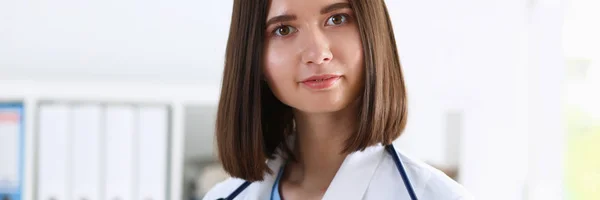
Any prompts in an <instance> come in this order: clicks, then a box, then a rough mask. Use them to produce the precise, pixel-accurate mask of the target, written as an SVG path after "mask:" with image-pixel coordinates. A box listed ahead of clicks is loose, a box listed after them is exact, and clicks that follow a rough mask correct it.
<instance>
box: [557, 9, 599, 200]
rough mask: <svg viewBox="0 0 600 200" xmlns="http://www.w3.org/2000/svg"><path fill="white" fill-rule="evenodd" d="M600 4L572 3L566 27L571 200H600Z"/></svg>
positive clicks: (568, 189)
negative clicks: (599, 10)
mask: <svg viewBox="0 0 600 200" xmlns="http://www.w3.org/2000/svg"><path fill="white" fill-rule="evenodd" d="M598 9H600V1H597V0H571V1H568V5H567V9H566V12H565V21H564V26H563V37H564V38H563V47H564V48H563V49H564V54H565V56H566V62H567V63H566V67H567V69H566V72H567V79H566V90H567V91H566V98H564V100H565V107H564V108H565V112H564V113H565V117H566V121H567V149H566V151H567V152H566V159H565V162H566V163H565V170H566V171H565V183H566V185H565V189H566V192H567V193H566V198H567V199H568V200H571V199H573V200H588V199H589V200H592V199H600V189H599V188H600V159H599V157H598V155H600V145H598V144H600V37H598V35H600V23H598V22H597V20H598V19H600V13H598V12H597V10H598Z"/></svg>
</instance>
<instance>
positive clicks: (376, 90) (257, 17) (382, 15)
mask: <svg viewBox="0 0 600 200" xmlns="http://www.w3.org/2000/svg"><path fill="white" fill-rule="evenodd" d="M269 2H270V1H269V0H234V4H233V13H232V18H231V26H230V30H229V39H228V41H227V50H226V54H225V69H224V72H223V84H222V86H221V96H220V100H219V107H218V112H217V122H216V140H217V146H218V155H219V159H220V161H221V163H222V164H223V167H224V169H225V171H227V173H229V174H230V175H231V176H232V177H237V178H241V179H245V180H247V181H261V180H263V177H264V175H265V173H272V171H271V170H270V169H269V168H268V166H267V164H266V161H267V159H272V158H273V157H274V156H275V152H276V150H277V149H278V148H280V149H282V151H283V152H287V154H289V153H290V152H291V150H290V148H289V147H288V146H287V144H286V142H285V141H286V140H287V138H288V137H289V136H290V135H292V133H293V132H294V117H293V115H292V109H291V108H290V107H289V106H287V105H285V104H283V103H282V102H281V101H279V100H278V99H277V98H276V97H275V96H274V95H273V93H272V92H271V90H270V88H269V86H268V85H267V83H266V82H265V81H263V80H262V78H261V74H262V72H261V65H262V64H263V51H264V40H265V29H266V27H265V23H266V22H265V21H266V17H267V13H268V9H269ZM349 3H350V5H351V8H352V10H353V12H354V13H355V15H356V23H357V25H358V31H359V32H360V38H361V41H362V47H363V53H364V55H363V56H364V67H365V74H364V75H363V77H364V83H365V85H364V86H363V92H362V94H361V96H360V97H359V98H360V101H361V102H360V103H361V104H360V105H358V109H359V112H358V113H359V114H358V116H356V117H357V124H356V127H357V129H356V130H357V131H356V132H355V133H353V135H352V136H351V137H350V138H348V140H347V141H346V146H345V149H344V152H341V153H351V152H354V151H360V150H364V149H365V148H366V147H368V146H371V145H374V144H377V143H382V144H384V145H385V144H390V143H391V142H392V141H393V140H394V139H396V138H397V137H399V136H400V134H401V133H402V131H403V130H404V127H405V126H406V118H407V106H406V90H405V86H404V78H403V75H402V70H401V67H400V60H399V58H398V51H397V49H396V40H395V38H394V32H393V30H392V24H391V22H390V18H389V15H388V11H387V8H386V5H385V3H384V1H383V0H349Z"/></svg>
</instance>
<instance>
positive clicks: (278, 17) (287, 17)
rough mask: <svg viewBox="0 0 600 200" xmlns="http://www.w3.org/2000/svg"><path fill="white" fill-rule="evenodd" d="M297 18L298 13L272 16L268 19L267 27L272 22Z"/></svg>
mask: <svg viewBox="0 0 600 200" xmlns="http://www.w3.org/2000/svg"><path fill="white" fill-rule="evenodd" d="M294 20H296V15H279V16H275V17H272V18H271V19H269V20H268V21H267V25H266V27H269V26H270V25H271V24H275V23H279V22H287V21H294Z"/></svg>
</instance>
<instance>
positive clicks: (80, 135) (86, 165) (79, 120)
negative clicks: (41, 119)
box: [69, 104, 102, 200]
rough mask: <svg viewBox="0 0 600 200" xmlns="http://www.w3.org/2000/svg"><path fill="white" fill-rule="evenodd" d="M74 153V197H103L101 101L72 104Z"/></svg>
mask: <svg viewBox="0 0 600 200" xmlns="http://www.w3.org/2000/svg"><path fill="white" fill-rule="evenodd" d="M72 116H73V117H72V132H73V134H72V139H73V149H72V151H71V155H72V156H73V157H72V158H73V162H72V171H71V174H70V175H71V176H70V177H71V178H72V180H73V184H72V186H73V187H72V190H71V194H70V195H69V197H70V199H72V200H99V199H100V173H101V168H100V167H101V162H100V155H101V154H100V148H101V147H100V144H101V143H100V142H101V135H100V133H101V132H100V131H101V129H102V127H101V124H100V123H101V120H102V119H101V117H102V108H101V106H100V105H91V104H90V105H74V106H73V107H72Z"/></svg>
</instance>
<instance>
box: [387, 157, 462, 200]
mask: <svg viewBox="0 0 600 200" xmlns="http://www.w3.org/2000/svg"><path fill="white" fill-rule="evenodd" d="M397 153H398V155H399V157H400V159H401V161H402V164H403V166H404V168H405V170H406V173H407V175H408V177H409V179H410V182H411V185H412V186H413V188H414V190H415V193H416V195H417V197H419V199H449V200H455V199H456V200H459V199H460V200H462V199H473V198H472V196H471V195H470V194H469V192H468V191H467V190H466V189H465V188H464V187H463V186H462V185H461V184H460V183H458V182H456V181H455V180H453V179H452V178H450V177H449V176H447V175H446V174H445V173H444V172H442V171H440V170H438V169H436V168H434V167H432V166H431V165H428V164H426V163H425V162H423V161H421V160H419V159H415V158H413V157H411V156H409V155H407V154H406V153H404V152H402V151H397ZM381 164H382V165H380V169H379V170H378V172H377V173H379V175H378V179H386V180H387V181H383V182H393V183H394V184H392V185H393V186H391V187H404V182H403V181H402V177H401V176H400V174H399V172H398V169H397V168H396V165H395V163H394V160H393V158H392V156H391V155H389V154H388V155H387V156H386V159H384V161H383V163H381ZM390 173H392V174H395V175H393V176H390V175H389V174H390ZM396 189H397V190H396V191H398V190H399V191H401V192H404V193H405V192H406V190H405V189H401V190H400V189H398V188H396Z"/></svg>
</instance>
